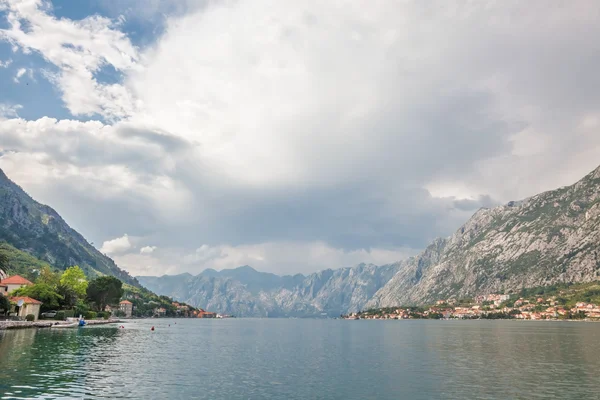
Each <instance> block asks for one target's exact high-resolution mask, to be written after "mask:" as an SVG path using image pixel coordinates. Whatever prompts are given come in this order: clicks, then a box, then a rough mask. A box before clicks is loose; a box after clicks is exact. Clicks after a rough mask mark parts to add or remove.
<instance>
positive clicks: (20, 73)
mask: <svg viewBox="0 0 600 400" xmlns="http://www.w3.org/2000/svg"><path fill="white" fill-rule="evenodd" d="M26 72H27V69H26V68H19V69H18V70H17V73H16V75H15V77H14V78H13V81H15V83H19V80H20V79H21V77H22V76H23V75H25V73H26Z"/></svg>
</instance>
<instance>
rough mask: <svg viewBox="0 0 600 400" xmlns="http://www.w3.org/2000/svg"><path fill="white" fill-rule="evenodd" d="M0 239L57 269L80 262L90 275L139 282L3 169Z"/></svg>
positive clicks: (1, 173) (0, 202)
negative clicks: (20, 185)
mask: <svg viewBox="0 0 600 400" xmlns="http://www.w3.org/2000/svg"><path fill="white" fill-rule="evenodd" d="M0 241H4V242H6V243H8V244H10V245H12V246H14V247H15V248H16V249H18V250H21V251H24V252H26V253H28V254H31V255H32V256H34V257H36V258H38V259H40V260H43V261H46V262H48V263H49V264H51V265H54V266H56V267H58V268H66V267H69V266H72V265H79V266H80V267H81V268H82V269H83V270H84V271H85V272H86V273H87V274H88V275H89V276H95V275H98V273H100V274H106V275H112V276H116V277H117V278H119V279H121V280H123V281H124V282H127V283H130V284H133V285H139V283H138V282H137V280H136V279H135V278H132V277H131V276H130V275H129V274H128V273H127V272H125V271H123V270H121V269H119V268H118V267H117V265H116V264H115V263H114V261H113V260H112V259H110V258H108V257H107V256H105V255H103V254H102V253H100V252H99V251H98V250H96V248H95V247H94V246H92V245H91V244H89V243H88V242H87V240H85V239H84V237H83V236H81V235H80V234H79V233H78V232H76V231H75V230H73V229H72V228H71V227H70V226H69V225H68V224H67V223H66V222H65V221H64V220H63V219H62V218H61V216H60V215H58V213H57V212H56V211H54V210H53V209H52V208H51V207H48V206H46V205H43V204H40V203H38V202H36V201H35V200H33V199H32V198H31V197H30V196H29V195H28V194H27V193H25V191H24V190H23V189H21V188H20V187H19V186H18V185H16V184H15V183H14V182H12V181H11V180H10V179H8V177H7V176H6V175H5V174H4V172H3V171H2V170H0Z"/></svg>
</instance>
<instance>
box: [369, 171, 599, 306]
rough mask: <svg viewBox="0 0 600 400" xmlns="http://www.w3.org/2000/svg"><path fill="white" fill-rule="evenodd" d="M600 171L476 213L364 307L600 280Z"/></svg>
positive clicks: (410, 262) (409, 264) (405, 267)
mask: <svg viewBox="0 0 600 400" xmlns="http://www.w3.org/2000/svg"><path fill="white" fill-rule="evenodd" d="M599 252H600V168H598V169H596V170H595V171H593V172H592V173H590V174H589V175H587V176H586V177H584V178H583V179H582V180H581V181H579V182H577V183H576V184H574V185H572V186H568V187H563V188H560V189H557V190H553V191H549V192H545V193H542V194H539V195H536V196H533V197H531V198H529V199H526V200H523V201H521V202H510V203H509V204H507V205H505V206H501V207H496V208H493V209H482V210H480V211H478V212H477V213H476V214H475V215H474V216H473V217H472V218H471V219H470V220H469V221H468V222H467V223H466V224H465V225H463V226H462V227H461V228H460V229H459V230H458V231H457V232H456V233H454V235H452V236H451V237H450V238H448V239H439V240H436V241H435V242H434V243H433V244H431V245H430V246H429V247H428V248H427V249H426V250H425V251H424V252H423V253H422V254H420V255H419V256H417V257H414V258H411V259H409V260H407V261H406V262H405V263H404V265H403V268H401V269H400V271H399V272H398V273H397V274H396V275H395V276H394V277H393V278H392V279H391V280H390V282H388V283H387V284H386V285H385V286H384V287H382V288H381V289H380V290H379V291H378V292H377V293H376V294H375V296H373V298H372V299H371V300H370V301H369V302H368V303H367V305H366V307H388V306H397V305H404V304H419V303H427V302H431V301H433V300H436V299H445V298H449V297H470V296H473V295H476V294H484V293H490V292H499V291H506V292H508V291H515V290H518V289H521V288H524V287H533V286H543V285H549V284H553V283H556V282H586V281H593V280H598V279H600V255H599V254H598V253H599Z"/></svg>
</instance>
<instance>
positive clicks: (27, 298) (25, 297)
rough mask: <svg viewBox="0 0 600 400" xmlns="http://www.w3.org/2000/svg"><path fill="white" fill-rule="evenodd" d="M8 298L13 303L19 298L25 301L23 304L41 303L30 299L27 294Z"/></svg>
mask: <svg viewBox="0 0 600 400" xmlns="http://www.w3.org/2000/svg"><path fill="white" fill-rule="evenodd" d="M9 299H10V301H12V302H13V303H16V302H18V301H19V300H23V303H25V304H42V302H41V301H39V300H36V299H32V298H31V297H27V296H16V297H10V298H9Z"/></svg>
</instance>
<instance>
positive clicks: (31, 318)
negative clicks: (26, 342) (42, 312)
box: [25, 314, 35, 322]
mask: <svg viewBox="0 0 600 400" xmlns="http://www.w3.org/2000/svg"><path fill="white" fill-rule="evenodd" d="M25 319H26V320H27V321H29V322H32V321H33V320H35V315H33V314H27V316H26V317H25Z"/></svg>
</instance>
